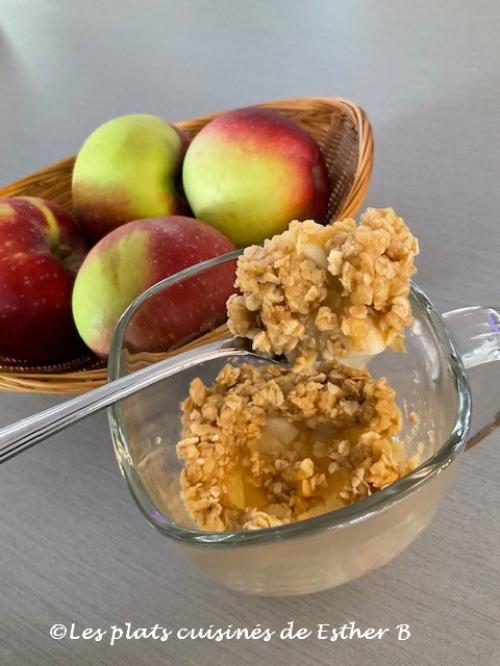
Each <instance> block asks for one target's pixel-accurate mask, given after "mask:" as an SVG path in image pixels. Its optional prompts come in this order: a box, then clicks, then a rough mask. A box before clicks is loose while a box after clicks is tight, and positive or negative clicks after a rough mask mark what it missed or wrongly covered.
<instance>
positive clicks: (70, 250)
mask: <svg viewBox="0 0 500 666" xmlns="http://www.w3.org/2000/svg"><path fill="white" fill-rule="evenodd" d="M87 249H88V248H87V242H86V239H85V237H84V234H83V232H82V230H81V229H80V228H79V226H78V225H77V223H76V222H75V221H74V220H73V219H72V218H71V217H70V216H69V215H68V214H67V213H66V212H65V211H64V210H63V209H62V208H61V207H60V206H58V205H56V204H54V203H51V202H50V201H46V200H45V199H40V198H36V197H12V198H4V199H0V356H2V357H4V358H12V359H16V360H19V361H26V362H28V363H34V364H42V363H46V362H50V361H61V360H65V359H70V358H71V357H73V356H74V355H75V354H78V353H81V352H83V351H84V350H85V347H84V345H83V342H82V341H81V339H80V337H79V336H78V333H77V331H76V328H75V324H74V322H73V317H72V313H71V293H72V289H73V283H74V280H75V275H76V272H77V270H78V268H79V266H80V264H81V263H82V261H83V259H84V257H85V254H86V252H87Z"/></svg>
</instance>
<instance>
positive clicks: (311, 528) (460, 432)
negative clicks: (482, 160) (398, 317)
mask: <svg viewBox="0 0 500 666" xmlns="http://www.w3.org/2000/svg"><path fill="white" fill-rule="evenodd" d="M242 252H243V250H233V251H232V252H228V253H226V254H224V255H221V256H219V257H214V258H213V259H208V260H206V261H203V262H200V263H199V264H195V265H194V266H190V267H188V268H185V269H183V270H182V271H179V272H178V273H176V274H174V275H171V276H169V277H167V278H165V279H163V280H161V281H159V282H157V283H156V284H154V285H152V286H151V287H149V288H148V289H146V290H144V291H143V292H142V293H141V294H140V295H139V296H137V297H136V298H135V299H134V301H133V302H132V303H131V304H130V305H129V306H128V307H127V309H126V310H125V311H124V313H123V314H122V316H121V317H120V320H119V321H118V323H117V325H116V328H115V331H114V335H113V339H112V344H111V351H110V355H109V359H108V379H109V381H112V380H114V379H118V378H119V377H120V371H121V349H122V344H123V339H124V335H125V332H126V329H127V325H128V323H129V321H130V319H131V318H132V316H133V315H134V313H135V312H136V310H137V309H138V308H139V307H140V306H141V305H142V304H143V303H144V302H145V301H146V300H148V299H149V298H150V297H151V296H154V295H155V294H157V293H158V292H160V291H162V290H163V289H166V288H169V287H172V286H173V285H175V284H179V283H180V282H182V281H183V280H186V279H188V278H190V277H192V276H194V275H197V274H198V273H201V272H203V271H205V270H209V269H210V268H213V267H215V266H218V265H220V264H223V263H226V262H229V261H233V260H234V259H235V258H237V257H238V256H240V255H241V254H242ZM411 298H412V301H413V302H414V303H416V304H417V306H418V308H419V311H420V312H421V313H422V314H423V315H424V317H425V318H426V319H427V322H428V324H429V325H430V327H431V329H432V330H433V331H434V333H435V335H436V339H437V340H438V344H439V346H440V348H441V351H442V352H443V355H444V356H445V357H446V359H447V361H448V369H449V370H450V374H451V379H452V383H453V385H454V387H455V392H456V396H457V409H456V417H455V424H454V426H453V428H452V430H451V432H450V435H449V437H448V439H447V440H446V441H445V442H444V444H442V445H441V447H440V448H439V449H438V450H437V451H436V452H435V453H434V454H433V455H432V456H431V457H430V458H429V459H428V460H426V461H425V462H424V463H422V464H421V465H419V466H418V467H417V468H416V469H415V470H413V471H412V472H410V473H409V474H407V475H406V476H405V477H403V478H402V479H399V480H398V481H396V482H395V483H392V484H391V485H389V486H387V487H386V488H383V489H381V490H378V491H377V492H376V493H374V494H373V495H370V496H369V497H365V498H363V499H360V500H358V501H356V502H353V503H352V504H349V505H347V506H345V507H342V508H340V509H335V510H333V511H329V512H327V513H323V514H321V515H319V516H315V517H313V518H307V519H305V520H301V521H297V522H293V523H288V524H287V525H280V526H278V527H268V528H264V529H259V530H249V531H231V532H204V531H201V530H197V529H194V528H189V527H183V526H182V525H179V524H177V523H175V522H174V521H172V520H170V518H168V517H167V516H165V515H164V514H163V513H161V512H160V511H159V510H158V509H157V508H156V507H155V505H154V504H153V502H152V501H151V499H150V497H149V495H148V493H147V492H146V490H145V488H144V486H143V484H142V482H141V480H140V478H139V475H138V474H137V472H136V470H135V467H134V463H133V461H132V458H131V456H130V453H129V450H128V445H127V435H126V432H125V429H124V428H123V426H122V424H123V419H122V416H121V403H120V402H117V403H115V404H113V405H111V407H110V408H109V409H108V416H109V424H110V429H111V434H112V438H113V442H114V448H115V454H116V457H117V461H118V464H119V467H120V469H121V472H122V474H123V477H124V479H125V481H126V483H127V485H128V488H129V491H130V494H131V495H132V497H133V498H134V500H135V502H136V504H137V506H138V507H139V509H140V510H141V512H142V513H143V514H144V516H145V517H146V519H147V520H148V522H149V523H150V524H151V525H153V526H154V527H155V528H156V529H158V530H159V531H160V532H161V533H162V534H165V535H166V536H168V537H170V538H172V539H174V540H175V541H180V542H183V543H185V544H192V545H198V546H205V547H206V546H212V547H230V546H233V547H234V546H243V545H250V544H254V545H255V544H267V543H272V542H275V541H283V540H288V539H290V538H297V537H304V536H306V535H309V534H312V533H315V532H321V531H324V530H330V529H340V528H343V527H347V526H349V525H353V524H356V523H359V522H362V521H364V520H367V519H368V518H370V517H372V516H374V515H375V514H378V513H380V512H381V511H384V510H386V509H388V508H389V507H390V506H391V505H393V504H395V503H396V502H399V501H400V500H401V499H402V498H403V497H405V496H406V495H408V494H409V493H411V492H413V491H415V490H417V489H419V488H420V487H421V486H422V485H423V484H424V483H426V482H427V481H428V480H430V479H431V478H432V477H434V476H435V475H437V474H439V473H440V472H442V471H443V470H444V469H445V468H446V467H448V465H450V464H451V463H452V462H453V460H454V459H455V458H456V456H457V455H458V454H459V453H460V452H461V451H462V450H463V448H464V445H465V438H466V436H467V434H468V432H469V429H470V420H471V395H470V388H469V383H468V379H467V374H466V371H465V368H464V365H463V363H462V360H461V357H460V354H459V352H458V349H457V347H456V345H455V342H454V340H453V337H452V335H451V334H450V332H449V330H448V328H447V326H446V324H445V322H444V320H443V318H442V316H441V314H440V313H439V311H438V310H436V308H435V307H434V305H433V304H432V302H431V301H430V300H429V298H428V297H427V296H426V294H425V293H424V292H423V291H422V290H421V289H420V287H418V286H417V285H416V284H415V283H413V282H412V284H411Z"/></svg>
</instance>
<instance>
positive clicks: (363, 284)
mask: <svg viewBox="0 0 500 666" xmlns="http://www.w3.org/2000/svg"><path fill="white" fill-rule="evenodd" d="M417 254H418V242H417V239H416V238H415V237H414V236H413V235H412V234H411V232H410V230H409V229H408V227H407V226H406V224H405V223H404V221H403V219H402V218H401V217H398V215H396V213H395V212H394V210H393V209H392V208H382V209H378V208H368V209H367V210H366V212H365V213H363V214H362V215H361V219H360V222H359V224H356V222H355V221H354V220H352V219H346V220H339V221H337V222H334V223H333V224H331V225H327V226H322V225H320V224H316V223H315V222H313V221H311V220H309V221H306V222H292V223H291V224H290V226H289V228H288V230H287V231H284V232H283V233H282V234H280V235H277V236H274V237H273V238H271V239H269V240H266V241H265V242H264V245H263V246H251V247H249V248H247V249H246V250H245V252H244V254H243V255H242V256H241V257H240V259H239V261H238V268H237V283H236V286H237V287H239V289H240V291H241V294H238V295H233V296H231V297H230V299H229V301H228V326H229V329H230V330H231V332H232V333H234V334H235V335H238V336H243V337H247V338H250V339H251V340H252V345H253V348H254V350H255V351H257V352H260V353H263V354H275V355H282V354H284V355H286V356H287V357H288V358H289V359H290V360H292V361H295V362H296V363H297V364H298V366H299V368H300V367H302V366H308V365H311V364H312V363H314V362H315V361H316V360H317V359H320V360H326V361H331V360H334V359H335V358H341V357H345V356H347V355H349V364H354V363H353V360H354V359H355V358H356V356H357V355H358V354H366V355H373V354H377V353H379V352H381V351H383V350H384V349H385V348H386V347H391V348H392V349H394V350H397V351H399V350H402V349H403V348H404V329H405V326H407V325H408V324H410V323H411V321H412V314H411V308H410V302H409V298H408V295H409V291H410V278H411V276H412V275H413V274H414V273H415V265H414V257H415V255H417Z"/></svg>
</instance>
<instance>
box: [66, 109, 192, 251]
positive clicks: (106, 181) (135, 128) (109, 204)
mask: <svg viewBox="0 0 500 666" xmlns="http://www.w3.org/2000/svg"><path fill="white" fill-rule="evenodd" d="M188 143H189V140H188V138H187V136H186V135H185V134H184V133H183V132H181V131H179V130H178V129H176V128H175V127H173V126H172V125H170V124H169V123H168V122H166V121H165V120H163V119H162V118H159V117H157V116H152V115H149V114H132V115H127V116H120V117H119V118H115V119H113V120H110V121H108V122H107V123H104V125H101V126H100V127H98V128H97V129H96V130H95V131H94V132H93V133H92V134H91V135H90V136H89V137H88V139H87V140H86V141H85V143H84V144H83V146H82V148H81V150H80V152H79V153H78V156H77V158H76V162H75V166H74V170H73V207H74V210H75V215H76V217H77V219H78V221H79V222H80V224H81V226H82V227H83V228H84V229H85V231H86V232H87V233H88V235H89V236H90V237H91V238H93V239H94V240H99V239H100V238H102V237H103V236H105V235H106V234H107V233H109V232H110V231H111V230H113V229H115V228H116V227H119V226H121V225H122V224H125V223H127V222H131V221H132V220H137V219H140V218H146V217H158V216H161V215H172V214H176V213H182V212H186V203H185V200H184V198H183V196H182V194H181V193H180V192H179V190H178V188H177V180H178V178H179V177H180V169H181V165H182V160H183V157H184V154H185V152H186V148H187V145H188Z"/></svg>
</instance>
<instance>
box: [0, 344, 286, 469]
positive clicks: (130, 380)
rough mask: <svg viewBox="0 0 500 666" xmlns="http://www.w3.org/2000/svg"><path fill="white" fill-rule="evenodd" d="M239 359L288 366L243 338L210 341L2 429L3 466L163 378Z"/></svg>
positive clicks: (0, 432)
mask: <svg viewBox="0 0 500 666" xmlns="http://www.w3.org/2000/svg"><path fill="white" fill-rule="evenodd" d="M236 356H239V357H248V358H250V359H252V360H253V361H255V360H260V361H264V362H266V363H276V364H283V365H284V364H285V363H284V362H282V361H280V360H279V359H274V358H271V359H269V358H264V357H262V356H259V355H258V354H255V353H254V352H253V351H252V350H251V348H250V342H249V341H247V340H243V339H242V338H231V339H229V340H228V339H226V340H218V341H216V342H210V343H208V344H206V345H203V346H201V347H197V348H195V349H190V350H189V351H186V352H182V353H179V354H177V355H175V356H173V357H171V358H168V359H165V360H163V361H158V362H157V363H154V364H153V365H151V366H148V367H147V368H142V369H141V370H136V371H135V372H132V373H130V374H128V375H126V376H124V377H121V378H120V379H117V380H115V381H112V382H109V383H108V384H104V385H103V386H99V388H96V389H93V390H92V391H88V393H84V394H83V395H80V396H77V397H76V398H72V399H70V400H67V401H65V402H62V403H61V404H59V405H56V406H55V407H50V408H49V409H45V410H44V411H42V412H39V413H38V414H34V415H33V416H28V417H27V418H25V419H22V420H21V421H18V422H17V423H13V424H12V425H8V426H6V427H4V428H1V429H0V463H3V462H5V461H6V460H10V458H14V457H15V456H17V455H18V454H19V453H22V452H23V451H26V450H27V449H29V448H31V447H32V446H34V445H35V444H38V442H41V441H42V440H44V439H47V438H48V437H51V436H52V435H55V434H56V433H57V432H59V431H60V430H63V429H64V428H67V427H68V426H70V425H72V424H73V423H76V422H77V421H80V420H81V419H84V418H85V417H86V416H90V414H94V413H95V412H98V411H99V410H101V409H104V408H105V407H109V405H111V404H112V403H114V402H117V401H118V400H122V399H123V398H126V397H128V396H129V395H132V394H133V393H137V391H141V390H142V389H144V388H146V387H147V386H151V384H154V383H156V382H158V381H160V380H162V379H166V378H167V377H171V376H172V375H175V374H176V373H178V372H181V371H182V370H187V369H188V368H192V367H194V366H196V365H200V364H201V363H205V362H207V361H213V360H215V359H220V358H233V357H236Z"/></svg>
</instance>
